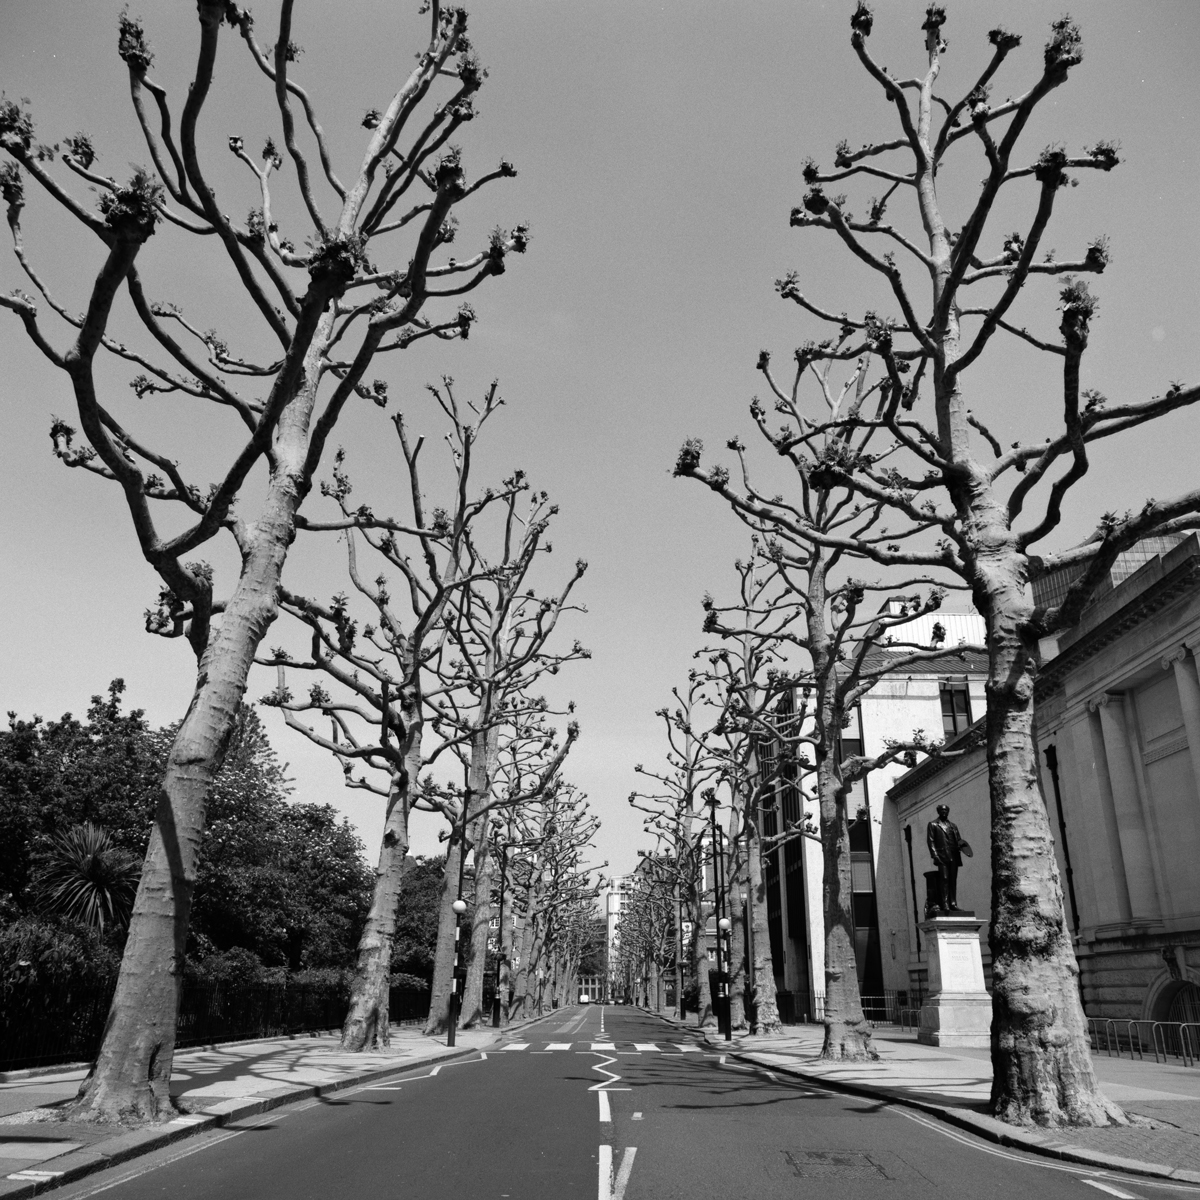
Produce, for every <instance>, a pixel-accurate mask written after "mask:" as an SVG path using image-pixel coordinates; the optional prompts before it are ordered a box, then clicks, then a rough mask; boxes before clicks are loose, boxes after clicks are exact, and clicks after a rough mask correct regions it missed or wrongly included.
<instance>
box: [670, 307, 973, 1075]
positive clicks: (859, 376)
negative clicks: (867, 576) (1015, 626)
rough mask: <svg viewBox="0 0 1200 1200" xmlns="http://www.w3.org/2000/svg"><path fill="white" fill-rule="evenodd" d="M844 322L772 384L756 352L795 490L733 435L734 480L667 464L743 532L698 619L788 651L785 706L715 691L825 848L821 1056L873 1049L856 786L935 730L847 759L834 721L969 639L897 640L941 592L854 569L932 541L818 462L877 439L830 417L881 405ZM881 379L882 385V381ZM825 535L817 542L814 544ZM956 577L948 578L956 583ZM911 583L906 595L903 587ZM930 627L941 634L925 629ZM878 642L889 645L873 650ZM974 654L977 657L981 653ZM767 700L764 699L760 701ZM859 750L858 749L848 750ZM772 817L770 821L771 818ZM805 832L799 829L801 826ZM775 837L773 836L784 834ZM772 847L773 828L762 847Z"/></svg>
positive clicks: (755, 406) (920, 745)
mask: <svg viewBox="0 0 1200 1200" xmlns="http://www.w3.org/2000/svg"><path fill="white" fill-rule="evenodd" d="M852 340H853V335H852V332H851V331H849V330H846V329H842V330H840V331H839V334H838V336H837V338H835V339H831V340H830V342H829V343H828V344H826V345H824V346H817V345H814V344H809V345H806V346H802V347H801V348H800V349H799V350H798V351H797V352H796V361H795V370H794V373H793V376H792V379H791V382H790V385H789V386H787V387H784V386H783V385H782V384H781V383H780V382H779V381H777V380H776V378H775V376H774V375H773V374H772V372H771V367H770V358H769V355H767V354H765V353H764V354H763V355H760V358H759V368H760V370H761V371H762V372H763V374H764V376H765V378H766V380H767V382H768V384H769V386H770V387H771V390H772V392H773V394H774V396H775V400H776V403H775V408H776V410H777V411H778V412H779V413H781V414H782V415H783V416H784V418H785V421H784V424H783V426H782V427H781V428H779V429H772V428H770V427H769V426H768V423H767V422H768V418H767V414H766V412H765V410H764V409H763V407H762V405H761V403H760V402H759V401H758V400H757V399H755V400H754V401H752V403H751V407H750V411H751V415H752V416H753V418H754V420H755V422H756V424H757V426H758V429H759V432H760V434H761V435H762V436H763V437H764V438H765V439H766V440H767V442H768V443H769V444H770V446H771V447H772V449H773V450H774V452H775V453H776V454H778V455H779V456H781V457H782V458H783V459H784V460H785V461H786V462H787V464H788V466H789V467H790V468H791V470H792V471H793V472H794V476H795V481H796V488H795V489H794V492H793V494H791V495H790V496H789V497H785V496H783V495H780V494H771V493H768V492H767V491H766V490H765V489H764V488H761V487H759V486H758V485H757V483H756V478H755V473H754V472H753V471H752V469H751V465H750V459H749V457H748V452H747V449H746V447H745V446H744V445H743V443H742V442H741V441H740V440H738V439H734V440H732V441H731V442H730V443H729V445H730V448H731V449H733V450H734V451H735V452H736V454H737V456H738V463H739V477H740V478H739V482H738V483H734V482H732V481H731V475H730V472H729V471H728V470H727V469H726V468H724V467H722V466H711V467H708V468H705V467H703V466H702V465H701V454H702V449H703V448H702V447H701V446H700V444H699V443H698V442H695V441H691V442H688V443H687V444H686V445H685V446H684V448H683V450H682V452H681V454H680V456H679V460H678V462H677V464H676V474H678V475H681V476H683V477H685V478H692V479H696V480H698V481H699V482H701V483H703V484H705V485H707V486H708V487H709V488H710V489H711V490H712V491H713V492H715V493H716V494H717V495H719V496H720V497H721V498H722V499H724V500H725V501H726V503H728V504H729V505H730V507H731V509H732V510H733V512H734V513H735V514H736V515H737V516H738V517H739V518H740V519H741V520H742V521H743V522H744V523H745V524H746V525H747V526H748V528H749V529H750V530H751V531H752V533H753V536H754V537H755V539H756V543H755V558H756V561H755V563H754V564H753V565H751V564H747V565H745V566H744V567H743V571H744V572H745V573H746V577H747V580H748V581H749V580H750V579H753V585H752V588H753V590H750V591H747V592H746V594H745V595H744V596H743V598H742V602H741V603H740V604H739V605H736V606H733V607H732V608H731V609H726V610H722V609H718V608H717V607H716V606H715V605H711V604H710V606H709V616H708V617H707V619H706V623H705V628H706V629H707V630H708V631H709V632H714V633H719V634H720V635H721V636H722V637H723V638H724V639H725V640H726V641H727V642H729V643H731V644H735V645H738V646H739V647H740V648H741V652H742V653H743V654H745V653H746V650H747V649H748V648H750V647H752V646H755V645H761V646H762V647H763V648H764V649H767V648H769V650H770V652H771V653H772V654H773V655H775V656H778V657H779V658H781V659H783V660H786V662H787V671H786V673H781V674H780V675H777V676H776V678H775V680H774V684H773V686H772V687H771V688H770V691H771V693H773V695H775V696H780V693H781V692H786V693H788V695H787V696H786V697H783V696H780V698H781V699H786V703H784V704H782V705H780V704H779V703H774V704H773V703H770V702H767V703H763V702H762V701H761V700H758V699H757V698H754V702H753V703H751V700H752V697H751V696H750V695H749V694H748V692H746V691H745V684H744V683H743V682H742V679H741V677H740V675H739V673H738V672H737V671H727V672H726V675H727V685H726V686H727V687H733V688H740V689H742V694H735V696H734V699H735V701H736V702H735V703H734V704H733V705H732V706H731V710H730V711H731V719H732V720H734V721H735V722H736V721H738V720H740V721H741V722H742V724H743V725H744V726H746V730H747V732H749V731H750V730H751V729H752V730H753V732H754V733H755V734H756V736H757V738H758V739H759V741H758V742H757V743H756V745H760V746H761V745H762V744H763V743H764V742H765V743H767V744H769V745H772V746H775V747H778V753H777V761H776V768H775V772H774V774H775V778H774V780H773V781H772V782H773V783H774V784H775V785H776V788H775V790H776V793H777V794H781V787H786V786H789V785H790V786H792V787H795V788H796V789H797V791H798V792H799V793H800V794H801V795H803V793H804V791H805V785H804V782H803V777H804V775H805V774H806V773H807V774H808V778H809V783H808V787H809V788H810V789H811V793H812V798H813V801H814V802H815V806H816V809H817V813H818V823H819V830H820V842H821V846H822V856H823V871H822V908H823V926H824V937H825V1018H824V1020H825V1041H824V1046H823V1048H822V1055H823V1056H824V1057H826V1058H830V1059H858V1058H864V1057H873V1056H874V1053H875V1052H874V1050H873V1048H872V1046H871V1033H870V1026H869V1024H868V1022H867V1021H866V1019H865V1017H864V1015H863V1011H862V999H861V995H860V989H859V981H858V975H857V966H856V961H855V954H854V913H853V890H852V884H851V867H850V862H851V859H850V828H849V827H850V822H851V821H852V820H853V819H855V817H856V816H857V813H856V812H852V811H851V805H852V803H853V794H854V789H855V785H856V784H857V783H858V782H859V781H860V780H862V779H863V778H864V777H865V776H866V775H867V774H869V773H870V772H871V771H873V770H876V769H878V768H879V767H881V766H884V765H886V764H887V763H890V762H894V761H896V760H902V761H915V760H914V755H915V754H917V753H932V752H936V751H937V750H938V748H939V747H940V739H938V740H931V739H930V738H929V737H928V736H927V735H926V734H925V733H924V731H923V730H913V732H912V734H911V735H910V736H909V737H907V738H904V739H889V740H888V741H886V742H885V743H884V745H883V746H882V747H880V748H878V749H877V750H875V751H874V752H873V753H870V754H867V753H853V754H852V753H846V752H845V749H844V747H843V745H842V740H843V739H842V731H843V730H844V729H845V728H846V726H847V725H848V724H849V723H850V720H851V716H852V714H853V712H854V710H855V708H856V706H857V705H858V703H859V701H860V700H861V699H862V698H863V696H865V695H866V694H867V692H869V691H870V690H871V688H872V687H874V686H875V684H876V683H877V682H878V680H879V678H880V677H881V676H882V675H884V674H887V673H890V672H894V671H897V670H903V669H904V668H906V667H909V666H913V665H915V664H917V663H922V662H926V663H927V662H929V661H932V660H940V659H943V658H947V657H950V656H952V655H962V654H963V653H965V651H966V649H967V647H958V648H955V649H953V650H948V649H947V648H946V647H945V646H944V645H942V642H943V641H944V632H942V631H940V629H939V627H937V626H935V629H934V634H935V636H934V639H933V641H932V644H930V645H918V644H917V643H915V642H913V641H911V640H909V639H908V638H906V636H905V633H904V630H903V626H905V625H906V624H908V623H909V622H911V621H912V620H913V619H914V618H916V617H920V616H924V615H926V614H928V613H931V612H934V611H936V610H937V609H938V608H939V607H940V606H941V603H942V600H943V598H944V586H942V585H939V584H938V583H937V576H936V573H931V572H923V573H917V574H913V573H911V572H909V573H907V574H906V575H903V576H902V575H899V574H893V576H892V577H891V578H888V579H885V580H884V581H882V582H867V581H865V580H863V579H861V578H858V577H856V576H855V575H854V574H851V572H852V571H855V570H856V569H861V568H864V567H866V568H867V569H872V568H873V564H872V562H871V560H870V556H868V555H866V554H865V553H863V552H860V551H859V550H858V547H859V546H866V547H874V546H882V547H883V548H884V553H885V554H886V555H888V556H889V557H891V558H898V559H899V560H900V561H903V557H902V556H904V555H909V556H915V557H916V558H917V559H920V557H921V553H922V552H921V551H920V549H919V547H921V546H922V545H923V543H924V542H926V541H927V540H928V539H929V535H930V533H931V529H932V528H933V521H934V517H933V516H932V515H931V513H930V512H926V511H919V512H914V513H912V514H906V515H905V516H904V518H903V520H902V523H901V525H900V526H899V527H898V528H889V527H888V526H885V525H884V524H883V521H884V520H886V519H888V517H889V513H890V510H889V508H888V506H887V505H886V504H885V503H884V502H882V501H879V500H874V501H871V502H863V501H862V500H861V499H860V498H859V496H858V493H857V491H856V489H855V488H854V487H853V486H847V485H846V484H845V483H843V482H841V476H840V475H838V474H837V473H835V472H831V470H830V468H829V464H830V463H831V462H838V463H841V462H849V461H854V460H857V459H859V458H862V457H864V456H867V455H869V454H870V452H871V449H872V442H873V441H882V440H883V439H882V438H881V437H880V436H879V434H878V431H877V430H876V429H875V428H874V427H873V426H872V425H870V424H866V425H863V426H860V425H857V424H855V423H854V422H853V420H851V421H849V422H847V421H845V420H842V419H839V418H841V417H844V415H845V413H850V414H857V413H859V412H861V411H862V409H863V406H864V404H866V403H867V402H868V400H871V399H872V398H873V397H874V398H875V400H876V403H883V402H884V398H885V397H886V396H887V394H888V392H887V388H886V387H885V386H884V383H880V382H877V383H875V384H874V385H871V384H868V382H867V372H868V370H869V359H870V356H869V354H864V353H863V352H862V351H861V349H857V350H853V353H852V352H851V351H852V349H853V348H852V347H851V346H849V343H850V342H851V341H852ZM847 358H850V359H851V360H852V362H853V366H852V367H851V369H850V372H849V376H848V378H846V379H845V380H844V381H843V382H842V383H841V385H840V386H837V385H835V382H834V379H833V370H834V367H835V366H836V365H837V364H838V363H840V362H842V361H844V360H845V359H847ZM810 376H812V377H813V378H814V379H815V382H816V387H815V390H816V392H817V394H818V395H819V396H820V398H821V402H822V404H823V406H824V409H825V414H826V415H827V416H828V418H829V419H828V420H825V421H823V422H815V421H811V420H809V419H808V418H807V417H805V416H803V415H802V413H801V411H800V408H801V406H802V405H803V403H804V401H803V396H804V394H805V392H804V388H803V385H804V383H805V381H806V379H808V378H809V377H810ZM884 382H885V383H886V381H884ZM822 538H824V539H825V540H821V539H822ZM960 586H961V585H960ZM906 588H918V589H922V590H919V591H915V592H911V593H905V592H904V591H903V589H906ZM897 592H900V593H901V595H900V600H901V604H900V605H899V606H898V611H897V612H895V613H889V612H888V611H887V600H886V598H881V597H890V598H892V599H895V598H896V595H895V594H896V593H897ZM939 633H942V636H940V637H939V636H937V635H938V634H939ZM885 644H886V646H887V650H888V653H887V654H886V655H883V656H881V655H879V654H877V653H874V652H875V651H876V650H878V649H879V648H880V647H882V646H884V645H885ZM973 649H976V650H979V651H982V647H974V648H973ZM768 700H769V697H768ZM862 749H865V748H862V747H860V750H862ZM776 819H777V816H776ZM802 832H803V830H802V829H801V830H799V831H798V833H799V834H802ZM784 840H786V838H785V839H784ZM768 844H769V845H771V846H773V847H774V846H777V845H779V844H780V843H779V842H778V841H776V840H775V838H774V837H773V838H772V839H771V840H770V842H769V843H768Z"/></svg>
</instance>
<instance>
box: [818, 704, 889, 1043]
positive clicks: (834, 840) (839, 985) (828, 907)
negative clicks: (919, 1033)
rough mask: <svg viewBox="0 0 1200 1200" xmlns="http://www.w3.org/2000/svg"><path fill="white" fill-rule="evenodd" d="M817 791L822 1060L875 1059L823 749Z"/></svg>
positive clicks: (843, 824) (842, 821)
mask: <svg viewBox="0 0 1200 1200" xmlns="http://www.w3.org/2000/svg"><path fill="white" fill-rule="evenodd" d="M831 725H832V723H831ZM828 727H830V726H827V728H828ZM817 788H818V792H819V802H820V810H821V849H822V854H823V857H824V883H823V886H822V897H823V901H824V903H823V908H824V918H825V1042H824V1045H823V1046H822V1047H821V1057H822V1058H825V1059H833V1060H835V1061H839V1062H847V1061H849V1062H861V1061H863V1060H864V1059H874V1058H878V1057H879V1056H878V1054H877V1053H876V1052H875V1048H874V1047H873V1046H872V1045H871V1027H870V1025H868V1024H867V1020H866V1017H864V1016H863V1010H862V996H861V994H860V993H859V988H858V967H857V964H856V962H855V957H854V893H853V881H852V878H851V871H850V828H849V822H848V821H847V818H846V790H845V788H844V787H843V786H842V782H841V780H840V779H838V778H837V776H836V775H835V774H834V772H833V770H832V768H831V766H830V763H829V761H828V758H827V757H826V756H825V755H824V753H823V752H822V750H821V749H818V751H817Z"/></svg>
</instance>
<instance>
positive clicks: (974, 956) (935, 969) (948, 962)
mask: <svg viewBox="0 0 1200 1200" xmlns="http://www.w3.org/2000/svg"><path fill="white" fill-rule="evenodd" d="M982 927H983V922H982V921H981V920H979V919H978V918H976V917H973V916H971V917H963V916H959V917H933V918H932V919H931V920H928V921H923V922H922V923H921V933H922V935H923V937H924V941H925V948H926V952H927V955H928V958H929V996H928V998H927V999H926V1001H925V1003H924V1004H923V1005H922V1007H921V1023H920V1027H919V1029H918V1030H917V1041H919V1042H922V1043H923V1044H924V1045H926V1046H989V1045H991V1037H992V998H991V996H989V995H988V994H987V991H986V990H985V988H984V986H983V958H982V956H981V955H980V953H979V930H980V929H981V928H982Z"/></svg>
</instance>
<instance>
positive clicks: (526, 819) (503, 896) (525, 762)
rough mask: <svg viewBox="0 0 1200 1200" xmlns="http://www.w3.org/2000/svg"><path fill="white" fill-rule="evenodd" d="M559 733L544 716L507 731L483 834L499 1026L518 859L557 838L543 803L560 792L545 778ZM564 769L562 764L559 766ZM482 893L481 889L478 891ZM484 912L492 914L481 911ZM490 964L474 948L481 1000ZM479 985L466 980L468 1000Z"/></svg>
mask: <svg viewBox="0 0 1200 1200" xmlns="http://www.w3.org/2000/svg"><path fill="white" fill-rule="evenodd" d="M556 746H557V743H556V733H555V730H554V728H553V727H552V726H551V725H549V723H548V721H547V719H546V715H545V713H543V712H534V713H530V714H527V715H526V716H525V717H524V718H523V719H522V720H520V721H519V722H518V723H517V724H516V725H513V726H506V727H505V728H504V730H503V737H502V739H501V741H500V743H499V747H498V753H497V756H496V771H495V778H494V781H493V791H494V793H495V794H496V795H497V796H498V798H499V799H498V803H497V810H496V811H495V812H493V813H492V815H491V817H490V818H489V820H488V821H487V823H486V824H485V825H484V826H483V831H484V832H485V833H486V836H487V838H488V849H487V854H488V856H489V857H490V859H491V862H492V863H494V864H495V871H496V874H495V875H494V886H493V888H492V892H493V894H494V895H495V897H496V909H497V926H498V929H497V936H496V958H495V964H496V969H495V981H496V994H497V995H498V996H499V997H500V999H501V1004H500V1010H499V1011H500V1020H501V1024H505V1025H506V1024H508V1020H509V1008H510V1005H511V999H510V994H511V993H512V992H513V991H514V982H513V934H514V918H515V907H516V904H515V896H514V893H513V873H512V872H513V864H514V863H515V862H516V860H517V858H519V857H522V856H524V857H527V856H529V855H531V854H533V855H536V854H537V852H538V850H539V849H540V847H541V845H542V843H543V841H544V840H545V838H546V837H549V836H553V834H554V824H553V822H551V823H550V825H549V826H548V827H547V828H545V829H543V824H544V819H545V812H544V800H545V795H546V793H547V792H548V791H550V790H554V789H557V788H558V787H559V786H560V784H561V782H562V779H561V775H558V774H555V775H552V776H547V773H546V766H547V762H548V759H549V757H550V756H553V755H554V754H555V751H556ZM557 761H558V765H559V766H561V762H562V760H561V758H559V759H558V760H557ZM477 890H478V889H477ZM479 907H480V906H479V905H478V899H477V901H476V917H475V920H476V928H474V929H473V930H472V940H473V942H474V941H475V939H476V937H477V934H478V932H481V933H482V938H483V941H484V945H485V947H486V939H487V929H488V925H489V922H488V921H487V920H481V918H480V916H479V912H478V909H479ZM483 908H484V912H485V913H487V912H488V911H490V908H489V906H483ZM485 962H486V958H485V955H484V953H481V952H479V951H478V950H477V949H476V948H474V946H473V952H472V957H471V962H470V966H469V973H470V972H474V971H478V972H479V973H480V975H481V979H480V982H479V985H478V990H479V993H480V995H482V972H483V970H484V964H485ZM475 990H476V988H475V985H474V983H473V981H472V980H471V979H468V983H467V988H466V995H467V996H468V997H469V996H473V995H474V994H475Z"/></svg>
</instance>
